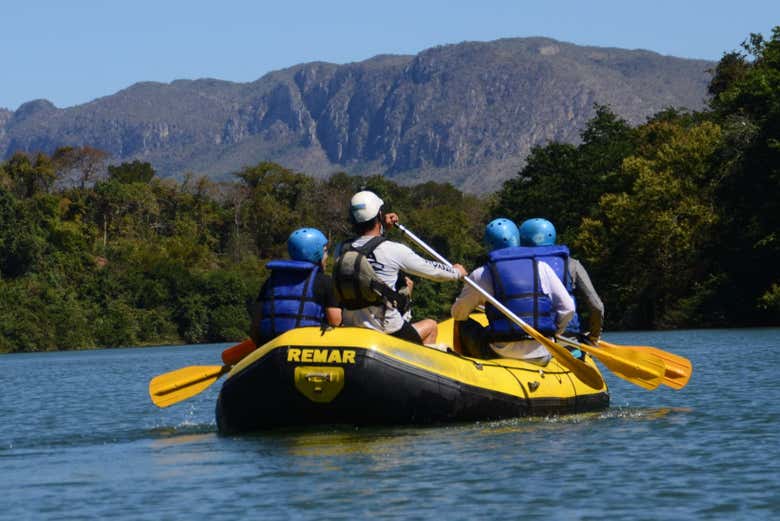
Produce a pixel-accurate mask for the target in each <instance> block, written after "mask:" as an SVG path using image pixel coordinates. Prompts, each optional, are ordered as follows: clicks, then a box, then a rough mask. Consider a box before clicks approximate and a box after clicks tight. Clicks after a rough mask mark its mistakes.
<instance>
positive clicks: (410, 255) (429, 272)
mask: <svg viewBox="0 0 780 521" xmlns="http://www.w3.org/2000/svg"><path fill="white" fill-rule="evenodd" d="M385 244H387V245H388V246H389V247H392V248H394V251H393V258H394V259H395V260H396V262H397V263H398V268H399V269H400V270H401V271H404V272H406V273H409V274H411V275H417V276H418V277H423V278H426V279H431V280H436V281H447V280H460V279H461V278H463V277H465V276H466V270H465V269H464V268H463V266H461V265H460V264H453V265H452V267H451V268H450V267H449V266H445V265H444V264H442V263H440V262H436V261H432V260H428V259H424V258H423V257H420V256H419V255H417V254H416V253H414V252H413V251H412V249H411V248H409V247H408V246H406V245H405V244H401V243H398V242H389V241H388V242H386V243H383V244H381V245H380V247H382V246H384V245H385Z"/></svg>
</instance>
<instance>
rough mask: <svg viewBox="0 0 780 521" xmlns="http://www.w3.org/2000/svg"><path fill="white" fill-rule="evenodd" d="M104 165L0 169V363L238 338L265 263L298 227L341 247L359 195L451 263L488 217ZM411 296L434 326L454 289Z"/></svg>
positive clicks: (82, 152)
mask: <svg viewBox="0 0 780 521" xmlns="http://www.w3.org/2000/svg"><path fill="white" fill-rule="evenodd" d="M106 159H107V158H106V157H105V154H102V153H101V152H99V151H96V150H94V149H90V148H87V147H84V148H63V149H60V150H57V151H56V152H55V153H54V154H53V155H52V156H51V157H50V156H47V155H45V154H37V155H35V156H30V155H27V154H21V153H19V154H16V155H14V156H13V157H12V158H11V159H10V160H9V161H7V162H5V163H2V164H0V351H2V352H14V351H36V350H54V349H74V348H83V347H93V346H123V345H143V344H163V343H180V342H190V343H198V342H216V341H232V340H240V339H243V338H245V337H246V336H247V334H248V327H249V314H248V306H249V305H250V304H251V302H252V301H253V299H254V297H255V296H256V294H257V291H258V290H259V287H260V284H261V283H262V281H263V280H264V278H265V277H266V275H267V274H266V273H265V269H264V265H265V262H266V261H267V260H269V259H272V258H276V257H281V256H285V255H286V239H287V236H288V235H289V234H290V232H291V231H292V230H294V229H296V228H298V227H301V226H314V227H317V228H319V229H321V230H322V231H323V232H324V233H326V234H327V235H328V236H329V237H330V238H331V243H332V244H335V243H336V242H337V241H339V240H342V239H344V238H346V237H347V236H348V234H349V232H350V227H349V224H348V220H347V211H348V206H349V198H350V197H351V195H352V193H354V192H356V191H358V190H359V189H362V188H368V189H372V190H375V191H376V192H378V193H381V194H382V195H383V197H384V198H385V200H386V202H387V203H388V206H391V207H392V208H394V209H396V210H397V211H399V212H400V213H401V215H403V216H404V222H405V223H406V224H407V225H408V226H410V227H411V228H412V229H415V230H416V231H418V233H420V234H422V235H423V236H425V237H426V238H427V239H429V240H430V241H431V242H432V244H435V245H436V246H437V247H438V248H440V249H441V251H442V252H443V253H445V254H446V255H449V256H451V257H452V258H453V259H454V261H460V262H467V259H471V258H473V257H474V256H475V255H478V254H479V252H480V245H479V242H478V240H479V234H480V227H481V226H482V225H483V223H484V222H485V216H486V215H487V208H486V207H485V205H484V204H483V203H482V202H481V201H480V200H479V199H478V198H476V197H474V196H470V195H466V194H463V193H461V192H459V191H458V190H456V189H454V188H453V187H452V186H450V185H442V184H433V183H429V184H424V185H420V186H415V187H414V188H408V187H400V186H398V185H396V184H394V183H392V182H389V181H387V180H386V179H384V178H382V177H378V176H377V177H371V178H360V177H351V176H347V175H346V174H336V175H333V176H332V177H330V178H329V179H327V180H315V179H313V178H311V177H309V176H306V175H304V174H300V173H295V172H291V171H289V170H287V169H285V168H283V167H282V166H280V165H277V164H273V163H261V164H259V165H257V166H254V167H251V168H246V169H244V170H243V171H241V172H240V173H238V174H237V176H236V177H237V179H236V181H235V182H231V183H221V184H216V183H213V182H211V181H209V180H208V179H207V178H205V177H194V176H188V177H186V178H185V179H184V180H183V181H182V182H177V181H174V180H170V179H160V178H158V177H156V176H155V175H154V170H153V169H152V167H151V165H149V164H148V163H142V162H137V161H136V162H132V163H123V164H120V165H112V166H108V167H107V168H105V161H106ZM101 165H102V166H101ZM84 169H86V170H88V172H87V173H85V172H84ZM101 172H104V173H103V174H101ZM416 289H417V291H416V292H415V296H416V302H417V310H418V312H420V313H433V314H436V315H437V316H443V315H444V314H445V313H446V312H447V310H448V307H447V301H449V300H451V299H452V298H453V297H454V294H455V291H456V289H457V288H456V287H455V285H451V287H450V288H448V289H449V292H448V293H447V294H441V293H438V292H436V291H438V289H437V288H436V287H434V286H429V285H426V284H425V283H420V284H418V286H417V288H416ZM439 289H440V288H439Z"/></svg>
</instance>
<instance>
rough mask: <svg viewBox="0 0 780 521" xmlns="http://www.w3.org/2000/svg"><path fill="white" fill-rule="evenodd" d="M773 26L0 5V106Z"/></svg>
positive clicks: (577, 1)
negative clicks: (503, 41) (366, 64)
mask: <svg viewBox="0 0 780 521" xmlns="http://www.w3.org/2000/svg"><path fill="white" fill-rule="evenodd" d="M774 25H780V0H754V1H741V2H740V1H735V0H728V1H725V0H674V1H669V0H643V1H641V2H637V1H633V0H571V1H568V0H567V1H555V0H547V1H544V0H542V1H540V0H531V1H526V0H514V1H511V0H496V1H490V0H482V1H480V0H414V1H408V0H394V1H382V2H380V1H372V0H345V1H339V0H324V1H323V0H315V1H309V0H297V1H289V2H285V1H279V0H274V1H263V0H208V1H202V0H186V1H185V0H128V1H122V0H116V1H112V0H3V1H2V2H0V107H5V108H9V109H11V110H16V108H18V106H19V105H21V104H22V103H24V102H25V101H30V100H33V99H37V98H45V99H48V100H50V101H52V102H53V103H54V104H55V105H57V106H58V107H68V106H71V105H76V104H80V103H85V102H87V101H91V100H93V99H95V98H98V97H101V96H107V95H110V94H113V93H115V92H116V91H118V90H121V89H123V88H125V87H128V86H130V85H132V84H133V83H136V82H139V81H161V82H169V81H172V80H174V79H180V78H186V79H195V78H206V77H208V78H218V79H223V80H229V81H238V82H246V81H252V80H255V79H257V78H259V77H261V76H262V75H264V74H265V73H267V72H269V71H272V70H275V69H280V68H285V67H288V66H291V65H295V64H297V63H302V62H308V61H328V62H333V63H348V62H353V61H361V60H364V59H366V58H370V57H371V56H374V55H376V54H416V53H418V52H420V51H421V50H423V49H427V48H429V47H432V46H435V45H442V44H448V43H459V42H462V41H469V40H477V41H488V40H494V39H497V38H504V37H525V36H548V37H551V38H555V39H558V40H562V41H567V42H572V43H576V44H581V45H597V46H607V47H621V48H626V49H649V50H652V51H656V52H658V53H661V54H669V55H674V56H681V57H688V58H703V59H710V60H717V59H719V58H720V57H721V56H722V54H723V53H724V52H726V51H730V50H734V49H736V48H738V47H739V44H740V43H741V42H742V41H743V40H744V39H745V38H746V37H747V36H748V35H749V34H750V33H751V32H759V33H763V34H764V35H767V36H768V35H769V34H770V31H771V28H772V27H773V26H774Z"/></svg>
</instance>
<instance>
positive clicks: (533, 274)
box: [450, 218, 574, 365]
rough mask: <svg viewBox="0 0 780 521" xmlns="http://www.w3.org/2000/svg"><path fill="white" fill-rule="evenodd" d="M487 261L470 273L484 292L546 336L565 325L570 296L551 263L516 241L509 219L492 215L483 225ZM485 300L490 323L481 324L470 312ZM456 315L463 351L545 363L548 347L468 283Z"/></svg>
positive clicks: (456, 305)
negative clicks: (494, 217)
mask: <svg viewBox="0 0 780 521" xmlns="http://www.w3.org/2000/svg"><path fill="white" fill-rule="evenodd" d="M485 242H486V243H487V246H488V248H489V249H490V253H489V255H488V262H487V263H486V264H485V265H484V266H480V267H479V268H477V269H475V270H474V271H473V272H472V273H471V274H470V275H469V278H471V279H472V280H473V281H474V282H476V283H477V285H479V287H481V288H482V289H483V290H484V291H485V292H486V293H488V294H490V295H493V296H495V297H496V299H497V300H499V302H501V304H502V305H504V306H505V307H506V308H508V309H509V310H510V311H512V313H514V314H515V315H517V316H519V317H520V318H522V319H523V320H524V321H525V322H527V323H528V324H530V325H531V326H532V327H534V329H537V330H538V331H539V332H540V333H542V334H544V335H545V336H550V337H552V336H554V335H555V334H556V333H559V332H561V331H563V328H565V326H566V325H567V323H568V322H569V320H570V319H571V316H572V315H573V312H574V302H573V300H572V299H571V297H570V296H569V294H568V292H567V291H566V288H565V287H564V286H563V283H562V282H561V281H560V280H559V279H558V277H557V276H556V274H555V272H554V271H553V268H551V267H550V265H549V264H547V263H546V262H544V261H541V260H539V259H537V258H535V255H534V252H533V251H531V249H529V248H523V247H520V246H519V238H518V231H517V226H515V224H514V223H513V222H511V221H509V220H508V219H503V218H499V219H494V220H493V221H491V222H490V223H489V224H488V225H487V227H486V229H485ZM480 305H484V306H485V312H486V315H487V318H488V326H487V327H485V328H483V327H481V326H480V325H479V324H478V323H476V322H475V321H474V320H472V319H469V314H470V313H471V312H472V311H473V310H474V309H476V308H477V307H478V306H480ZM450 311H451V314H452V317H453V318H454V319H455V320H456V321H457V324H458V328H459V330H460V337H461V339H462V342H461V345H462V348H463V351H464V354H466V355H469V356H475V357H478V358H486V357H489V356H491V355H492V356H496V355H498V356H501V357H505V358H517V359H522V360H527V361H532V362H536V363H539V364H542V365H544V364H546V363H547V361H548V360H549V358H550V354H549V353H548V352H547V350H546V349H545V348H544V347H543V346H542V345H540V344H539V343H538V342H536V341H535V340H533V339H531V337H529V335H528V334H527V333H525V331H523V329H521V328H520V327H518V326H517V325H516V324H514V322H512V321H511V320H509V319H508V318H507V317H505V316H504V315H503V314H502V313H501V312H500V310H498V309H496V308H495V307H493V306H492V305H490V304H489V303H486V299H485V297H484V296H483V295H482V294H481V293H480V292H478V291H476V290H475V289H474V288H472V287H471V286H470V285H467V286H464V288H463V290H462V291H461V293H460V295H459V296H458V298H457V299H456V300H455V302H454V303H453V305H452V308H451V310H450Z"/></svg>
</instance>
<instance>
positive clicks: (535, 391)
mask: <svg viewBox="0 0 780 521" xmlns="http://www.w3.org/2000/svg"><path fill="white" fill-rule="evenodd" d="M442 325H444V324H442ZM287 348H292V349H300V352H299V353H298V356H299V357H300V358H298V359H292V360H288V363H290V364H295V365H296V366H298V365H301V364H307V363H311V364H312V365H322V363H323V357H325V362H326V363H333V364H336V365H337V366H343V367H345V368H346V367H348V366H349V365H350V361H351V362H352V363H354V358H351V357H352V356H354V355H350V354H349V351H353V352H359V351H361V350H363V351H373V352H376V353H378V354H381V355H383V356H386V357H389V358H392V359H394V360H397V361H400V362H402V363H403V364H406V365H408V366H411V367H414V368H417V369H420V370H422V371H426V372H428V373H431V374H435V375H438V376H441V377H442V378H446V379H450V380H454V381H457V382H461V383H463V384H466V385H470V386H473V387H478V388H482V389H486V390H490V391H496V392H500V393H504V394H509V395H514V396H518V397H520V398H524V399H528V398H559V399H566V398H572V397H574V396H576V395H590V394H597V393H600V392H606V384H604V385H603V386H602V387H601V388H600V389H594V388H592V387H590V386H588V385H586V384H584V383H583V382H581V381H580V380H578V379H577V378H575V377H574V375H573V374H572V373H571V372H570V371H568V370H566V369H565V368H564V367H562V366H561V365H560V364H559V363H558V362H557V361H555V360H554V359H553V360H551V361H550V362H549V363H548V364H547V365H546V366H544V367H541V366H538V365H535V364H531V363H528V362H524V361H522V360H514V359H508V358H498V359H491V360H478V359H473V358H468V357H463V356H459V355H453V354H450V353H444V352H442V351H439V350H437V349H432V348H426V347H421V346H419V345H417V344H413V343H410V342H406V341H404V340H401V339H398V338H395V337H392V336H390V335H386V334H384V333H380V332H377V331H374V330H371V329H365V328H357V327H339V328H335V329H330V330H326V331H322V330H321V329H320V328H318V327H306V328H299V329H293V330H290V331H288V332H286V333H284V334H282V335H280V336H278V337H277V338H275V339H273V340H272V341H270V342H268V343H266V344H265V345H263V346H262V347H260V348H258V349H257V350H255V351H254V352H252V353H251V354H249V355H248V356H247V357H245V358H244V359H243V360H241V361H240V362H239V363H238V364H237V365H235V366H234V367H233V369H232V370H231V371H230V373H229V374H228V379H229V378H231V377H232V376H234V375H236V374H238V373H240V372H242V371H243V370H244V369H246V368H247V367H249V366H250V365H252V364H253V363H254V362H256V361H257V360H259V359H260V358H263V357H265V356H267V355H268V354H269V353H271V352H272V351H274V350H276V349H287ZM306 351H308V352H309V357H310V360H304V359H303V357H304V356H305V355H306V354H307V353H305V352H306ZM317 351H319V352H317ZM337 351H338V352H340V354H339V357H338V358H340V361H333V362H328V359H330V357H331V353H333V352H337ZM288 353H289V351H288ZM350 358H351V360H350ZM586 363H588V364H589V365H593V366H594V367H595V364H594V362H593V360H592V359H590V358H589V357H588V358H587V360H586Z"/></svg>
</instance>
